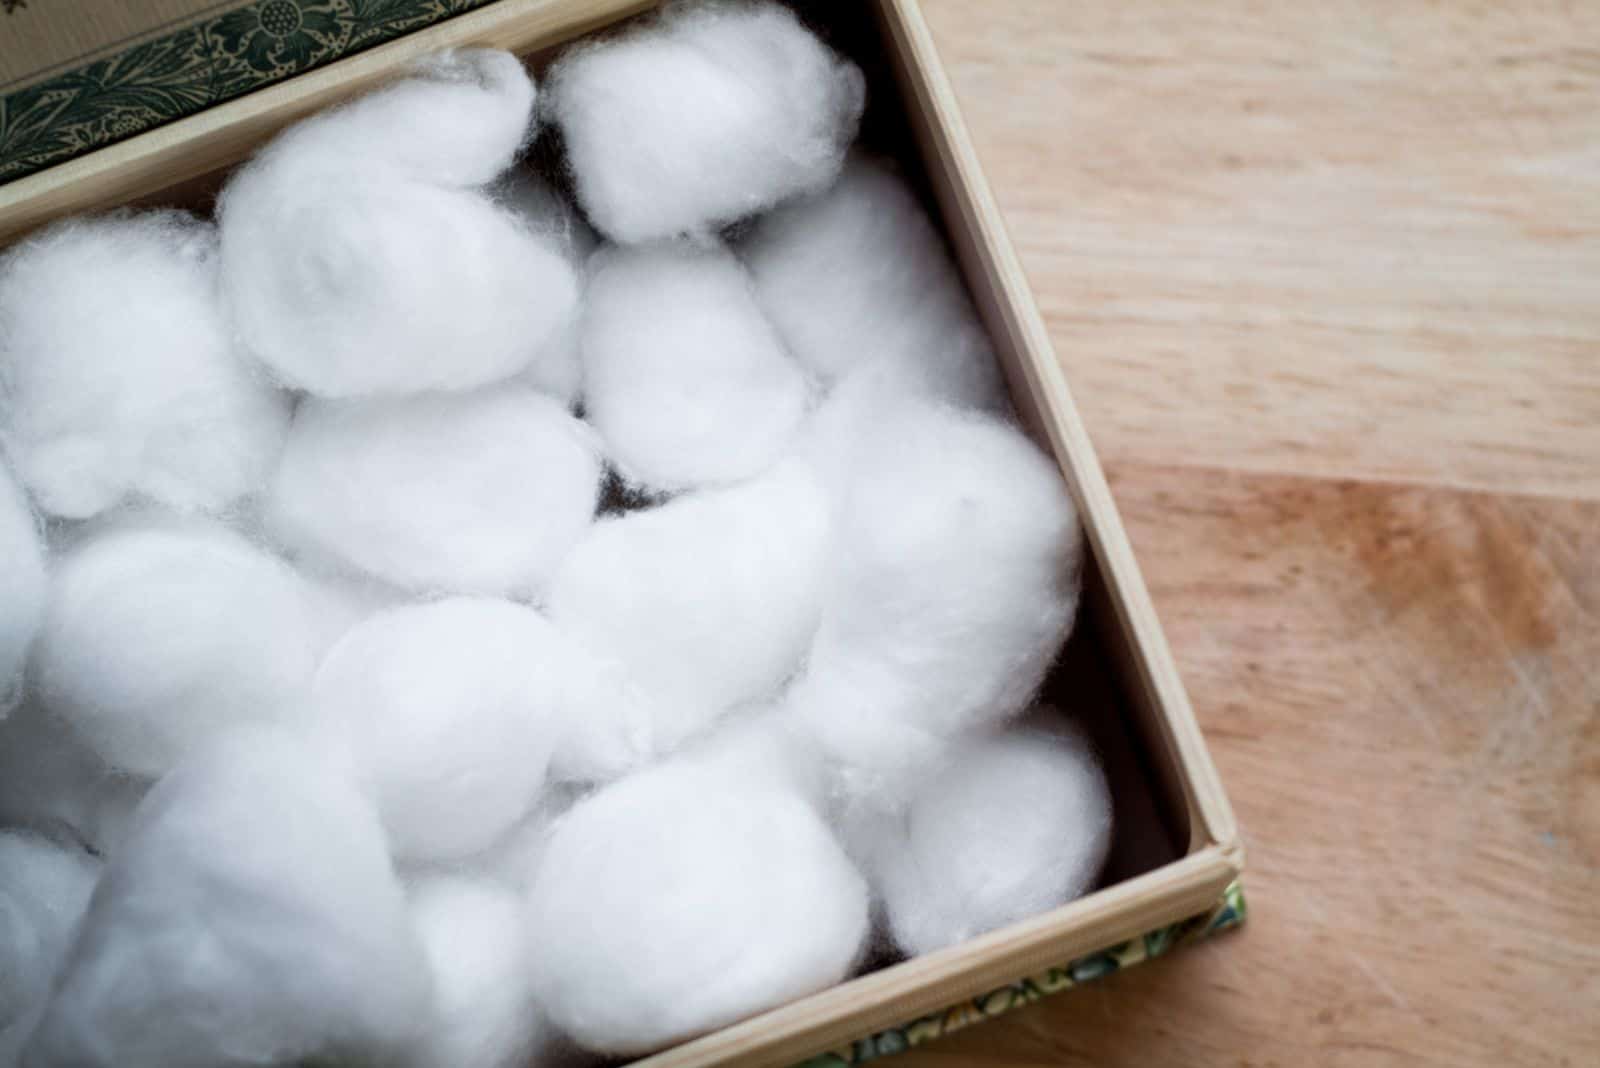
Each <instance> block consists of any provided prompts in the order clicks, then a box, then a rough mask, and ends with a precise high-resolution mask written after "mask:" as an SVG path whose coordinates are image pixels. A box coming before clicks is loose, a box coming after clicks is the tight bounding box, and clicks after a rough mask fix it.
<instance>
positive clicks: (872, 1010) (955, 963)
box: [637, 847, 1237, 1068]
mask: <svg viewBox="0 0 1600 1068" xmlns="http://www.w3.org/2000/svg"><path fill="white" fill-rule="evenodd" d="M1236 874H1237V873H1236V870H1235V868H1234V866H1233V863H1232V861H1231V859H1230V858H1228V857H1226V856H1224V855H1223V854H1222V852H1221V851H1220V850H1218V849H1216V848H1215V847H1213V848H1209V849H1204V850H1201V851H1200V852H1198V853H1195V854H1193V855H1191V856H1189V857H1186V858H1185V859H1183V860H1181V861H1178V862H1176V863H1174V864H1169V865H1167V866H1166V867H1163V868H1161V869H1159V870H1157V871H1154V872H1151V873H1149V874H1147V875H1142V876H1139V877H1138V878H1135V879H1130V880H1127V881H1126V882H1123V883H1120V884H1118V885H1117V886H1114V887H1110V888H1108V889H1105V890H1102V891H1099V892H1097V893H1094V894H1091V895H1090V896H1089V897H1086V898H1080V899H1079V900H1077V901H1074V902H1072V903H1071V904H1068V905H1063V906H1062V907H1061V908H1059V909H1054V910H1052V911H1051V912H1048V913H1045V914H1044V915H1042V916H1036V917H1034V918H1033V919H1031V920H1027V921H1025V922H1023V923H1019V924H1015V925H1013V926H1011V927H1008V928H1005V929H1004V930H1000V931H995V932H994V933H992V934H988V935H985V936H983V937H981V938H976V939H973V940H972V941H970V942H965V943H962V944H961V945H957V946H952V947H950V948H949V949H944V950H940V951H939V952H937V953H930V954H927V955H925V956H921V957H916V958H913V959H911V960H907V961H903V962H901V963H900V964H896V965H893V966H892V967H889V968H885V969H883V970H881V971H877V972H872V973H870V974H868V975H865V976H862V977H861V978H859V979H854V980H852V981H850V982H848V983H845V984H844V985H842V986H838V987H834V988H833V989H831V990H826V991H823V992H822V993H819V994H814V995H812V996H811V997H808V998H804V999H802V1000H800V1001H797V1002H794V1003H793V1004H790V1005H785V1006H783V1007H782V1008H778V1009H774V1010H772V1011H771V1012H767V1013H763V1014H762V1015H760V1016H756V1017H752V1018H751V1019H749V1020H745V1021H743V1022H742V1023H738V1024H735V1025H733V1026H732V1027H727V1028H724V1029H723V1030H721V1031H717V1032H714V1033H712V1034H709V1035H706V1036H705V1037H703V1038H698V1039H695V1040H693V1041H691V1042H688V1043H685V1044H684V1045H681V1046H677V1047H675V1048H673V1049H670V1050H667V1051H665V1052H663V1053H658V1054H655V1055H654V1056H652V1057H648V1058H646V1059H644V1060H642V1061H639V1062H637V1063H638V1068H712V1066H722V1065H739V1066H740V1068H784V1066H786V1065H791V1064H794V1063H795V1062H797V1061H801V1060H804V1059H805V1058H807V1057H812V1056H815V1055H817V1054H818V1053H820V1052H823V1051H826V1050H830V1049H835V1048H840V1047H845V1046H849V1045H850V1044H852V1043H854V1042H855V1041H857V1040H859V1039H861V1038H862V1037H863V1036H867V1035H874V1034H876V1033H878V1032H879V1031H882V1030H884V1029H885V1028H892V1027H896V1026H898V1025H900V1024H902V1023H904V1022H905V1021H907V1020H915V1019H920V1018H921V1017H923V1016H925V1015H928V1014H930V1013H937V1012H939V1011H941V1010H943V1009H945V1008H946V1007H948V1006H950V1005H955V1004H958V1003H961V1002H963V1001H966V1000H968V999H972V998H977V997H981V996H983V995H985V994H987V993H989V992H991V991H994V990H997V989H999V988H1001V987H1004V986H1007V985H1009V984H1012V983H1014V982H1016V981H1017V979H1018V977H1020V976H1028V975H1033V974H1035V973H1038V972H1044V971H1046V970H1048V969H1049V968H1051V967H1054V966H1058V965H1059V964H1060V963H1061V962H1062V961H1071V960H1074V959H1076V958H1078V957H1081V956H1083V955H1084V954H1089V953H1093V952H1096V951H1098V950H1102V949H1104V948H1105V947H1107V946H1114V945H1116V944H1118V943H1121V942H1125V941H1128V940H1132V939H1137V938H1139V937H1140V936H1142V935H1145V934H1148V933H1151V932H1156V931H1159V930H1160V929H1162V928H1164V927H1167V926H1169V925H1171V924H1174V923H1179V922H1181V921H1183V920H1186V919H1188V918H1190V917H1192V916H1195V915H1198V914H1200V913H1202V912H1206V911H1208V910H1209V909H1211V908H1212V907H1213V906H1214V905H1215V904H1216V902H1217V901H1218V900H1219V899H1220V898H1221V897H1222V895H1223V894H1224V892H1225V891H1226V889H1227V887H1228V886H1229V884H1230V883H1232V882H1233V881H1234V879H1235V878H1236Z"/></svg>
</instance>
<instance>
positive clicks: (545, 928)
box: [527, 760, 868, 1054]
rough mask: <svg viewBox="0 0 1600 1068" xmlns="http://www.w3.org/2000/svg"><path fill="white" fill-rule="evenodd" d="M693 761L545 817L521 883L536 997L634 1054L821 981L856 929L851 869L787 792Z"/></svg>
mask: <svg viewBox="0 0 1600 1068" xmlns="http://www.w3.org/2000/svg"><path fill="white" fill-rule="evenodd" d="M716 770H717V769H715V768H707V767H705V766H703V765H702V764H700V763H699V762H697V761H692V760H680V761H675V762H672V763H669V764H665V765H661V766H660V767H656V768H652V769H650V770H649V771H646V772H643V773H641V774H639V775H635V776H632V777H629V778H626V779H623V780H621V781H619V782H616V783H613V784H611V785H610V786H608V787H605V788H604V789H602V790H601V791H600V792H599V793H597V794H595V795H594V796H593V797H591V798H589V799H588V800H586V801H584V802H582V803H580V804H579V805H578V806H577V807H575V808H573V809H572V811H570V812H569V813H567V815H566V816H564V817H563V818H562V819H561V820H559V821H558V822H557V824H556V826H555V829H554V832H553V834H552V836H551V839H550V842H549V847H548V852H547V853H546V855H545V861H544V864H543V865H542V866H541V868H540V870H539V875H538V878H537V880H536V881H535V884H534V886H533V889H532V890H531V892H530V893H529V895H528V899H527V906H528V909H527V915H528V917H529V922H530V925H531V932H530V934H531V937H530V940H529V946H530V951H531V952H533V953H534V954H536V956H537V960H538V975H537V989H538V993H539V1002H540V1004H541V1005H542V1006H544V1008H545V1011H546V1013H547V1014H548V1015H549V1017H550V1019H551V1020H552V1022H554V1024H555V1025H556V1026H557V1027H558V1028H560V1029H561V1030H563V1031H565V1032H566V1033H567V1034H569V1035H571V1036H572V1037H573V1038H574V1039H575V1040H576V1041H577V1042H578V1043H580V1044H581V1045H583V1046H585V1047H587V1048H589V1049H592V1050H595V1051H597V1052H601V1053H610V1054H636V1053H645V1052H648V1051H650V1050H654V1049H658V1048H660V1047H662V1046H665V1045H668V1044H670V1043H673V1042H676V1041H678V1040H680V1039H685V1038H689V1037H691V1036H693V1035H696V1034H699V1033H701V1032H704V1031H708V1030H711V1029H713V1028H717V1027H721V1026H723V1025H725V1024H729V1023H732V1022H734V1021H735V1020H739V1019H742V1018H743V1017H746V1016H749V1015H752V1014H754V1013H756V1012H760V1011H761V1010H763V1009H768V1008H772V1007H774V1006H777V1005H779V1004H782V1003H783V1002H786V1001H789V1000H792V999H794V998H798V997H802V996H804V995H806V994H809V993H813V992H815V991H817V990H821V989H823V988H825V987H827V986H830V985H832V984H834V983H836V982H838V981H840V980H841V979H843V978H844V977H845V976H846V975H848V974H849V972H850V970H851V968H852V967H853V966H854V965H855V963H856V961H857V958H858V956H859V954H860V952H861V949H862V946H863V943H864V941H865V938H866V935H867V931H868V895H867V887H866V884H865V881H864V880H863V879H862V877H861V876H860V874H859V873H858V872H857V871H856V870H855V868H854V867H853V866H852V865H851V863H850V861H849V858H848V857H846V855H845V853H844V851H843V850H842V849H841V848H840V847H839V845H838V844H837V843H836V842H835V841H834V839H833V836H832V834H831V833H830V832H829V830H828V827H827V826H826V825H825V824H824V823H823V822H822V820H821V819H820V818H819V817H818V816H817V814H816V812H815V811H814V810H813V809H812V808H811V807H810V806H809V805H808V804H807V803H806V802H805V801H804V800H802V799H801V797H800V796H799V795H798V794H795V793H791V792H788V791H787V790H785V789H782V788H780V787H775V786H767V787H763V786H761V785H760V784H758V783H752V782H750V781H749V780H748V779H747V778H743V777H738V776H735V777H733V778H732V779H729V778H725V777H723V776H721V775H719V774H716Z"/></svg>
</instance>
